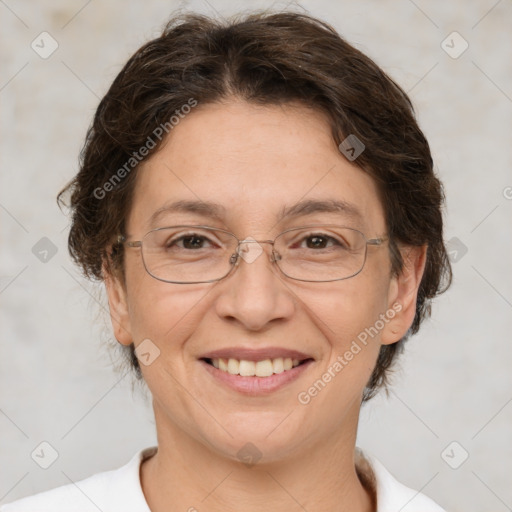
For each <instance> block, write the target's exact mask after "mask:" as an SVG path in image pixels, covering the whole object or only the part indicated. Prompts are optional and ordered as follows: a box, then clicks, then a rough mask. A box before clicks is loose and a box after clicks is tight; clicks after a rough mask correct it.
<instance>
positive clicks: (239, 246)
mask: <svg viewBox="0 0 512 512" xmlns="http://www.w3.org/2000/svg"><path fill="white" fill-rule="evenodd" d="M275 242H276V241H275V239H274V240H254V239H252V238H245V239H244V240H238V244H237V247H236V250H235V254H233V255H232V256H231V258H230V260H231V263H236V264H237V265H238V263H239V262H240V257H241V254H240V253H241V252H248V250H244V249H242V247H243V246H244V245H245V244H251V243H252V244H258V245H260V244H270V245H271V246H272V252H271V254H270V261H271V262H272V263H273V262H274V261H276V259H280V258H279V254H277V257H276V253H275V250H274V247H275ZM261 250H262V252H265V251H264V250H263V248H262V249H261ZM242 259H245V258H243V257H242Z"/></svg>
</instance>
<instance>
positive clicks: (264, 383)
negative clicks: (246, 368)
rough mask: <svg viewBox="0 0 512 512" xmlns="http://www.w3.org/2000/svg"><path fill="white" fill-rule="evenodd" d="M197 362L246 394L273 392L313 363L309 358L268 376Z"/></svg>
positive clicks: (223, 381)
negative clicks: (242, 372) (247, 374)
mask: <svg viewBox="0 0 512 512" xmlns="http://www.w3.org/2000/svg"><path fill="white" fill-rule="evenodd" d="M199 362H200V363H202V365H203V366H204V367H205V368H206V371H208V372H209V373H210V375H212V376H213V377H214V378H216V379H218V380H219V381H220V382H222V383H224V384H225V385H227V386H229V387H230V388H231V389H234V390H235V391H238V392H239V393H244V394H246V395H265V394H269V393H273V392H274V391H277V390H278V389H280V388H282V387H284V386H285V385H286V384H289V383H290V382H293V381H294V380H295V379H297V378H298V377H299V376H300V375H301V374H302V373H303V372H305V371H306V370H307V368H308V367H309V365H310V364H312V363H313V360H312V359H310V360H308V361H306V362H304V363H302V364H300V365H299V366H296V367H295V368H292V369H291V370H285V371H284V372H281V373H274V374H273V375H270V376H269V377H242V376H241V375H231V374H230V373H228V372H224V371H222V370H218V369H217V368H215V367H214V366H212V365H211V364H208V363H207V362H206V361H203V360H200V361H199Z"/></svg>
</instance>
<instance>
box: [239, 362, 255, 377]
mask: <svg viewBox="0 0 512 512" xmlns="http://www.w3.org/2000/svg"><path fill="white" fill-rule="evenodd" d="M238 373H239V374H240V375H241V376H242V377H254V375H255V374H256V363H255V362H254V361H245V360H244V359H242V360H241V361H240V364H239V365H238Z"/></svg>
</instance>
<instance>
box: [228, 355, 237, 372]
mask: <svg viewBox="0 0 512 512" xmlns="http://www.w3.org/2000/svg"><path fill="white" fill-rule="evenodd" d="M239 369H240V363H239V362H238V361H237V360H236V359H230V360H229V361H228V373H230V374H231V375H238V371H239Z"/></svg>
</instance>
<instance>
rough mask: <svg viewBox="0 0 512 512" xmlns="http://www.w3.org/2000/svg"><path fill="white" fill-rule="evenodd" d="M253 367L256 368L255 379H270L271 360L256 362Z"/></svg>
mask: <svg viewBox="0 0 512 512" xmlns="http://www.w3.org/2000/svg"><path fill="white" fill-rule="evenodd" d="M254 366H255V367H256V377H270V376H271V375H272V374H273V373H274V365H273V364H272V360H271V359H265V360H264V361H258V362H257V363H256V364H255V365H254ZM240 375H242V374H240Z"/></svg>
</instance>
